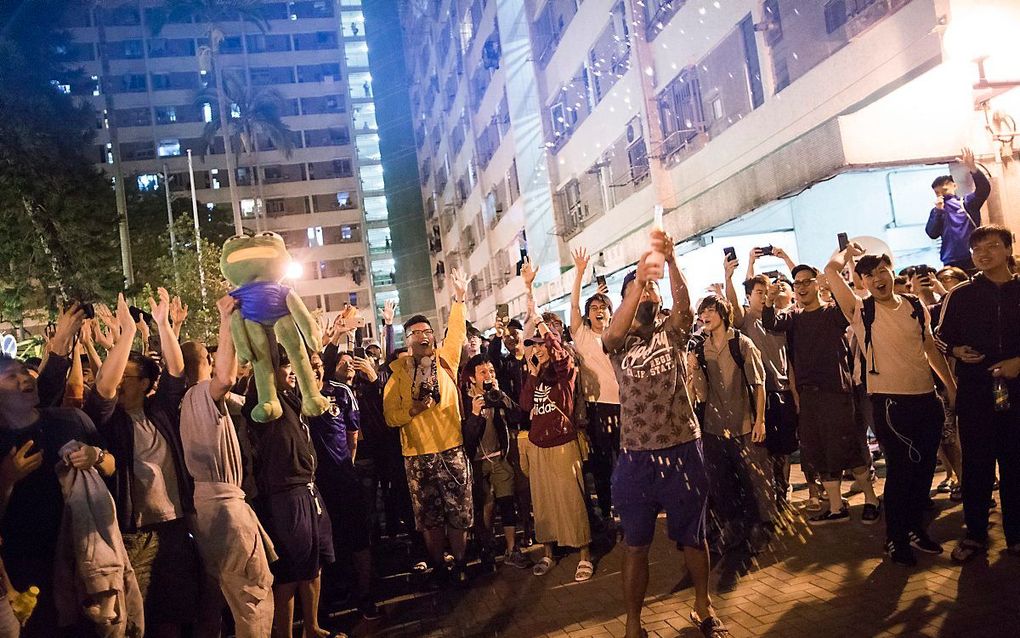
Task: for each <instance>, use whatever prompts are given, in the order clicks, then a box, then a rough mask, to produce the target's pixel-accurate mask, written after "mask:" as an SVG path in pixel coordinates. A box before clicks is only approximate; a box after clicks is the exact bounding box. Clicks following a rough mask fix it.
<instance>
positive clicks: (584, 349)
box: [570, 323, 620, 405]
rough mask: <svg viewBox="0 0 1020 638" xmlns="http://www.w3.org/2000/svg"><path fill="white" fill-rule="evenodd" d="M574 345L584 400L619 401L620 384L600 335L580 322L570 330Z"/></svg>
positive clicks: (614, 402) (596, 401) (617, 402)
mask: <svg viewBox="0 0 1020 638" xmlns="http://www.w3.org/2000/svg"><path fill="white" fill-rule="evenodd" d="M570 334H571V336H572V337H573V338H574V347H575V348H577V353H578V354H579V355H580V356H581V372H582V375H581V376H582V382H583V386H584V387H583V390H584V394H585V397H584V398H585V400H586V401H590V402H595V403H612V404H616V405H619V403H620V385H619V384H618V383H617V381H616V372H615V371H614V370H613V363H612V362H611V361H610V360H609V355H608V354H606V351H605V350H603V349H602V335H598V334H595V331H594V330H592V329H591V328H590V327H588V325H587V324H585V323H582V324H581V327H580V328H578V330H577V332H571V333H570Z"/></svg>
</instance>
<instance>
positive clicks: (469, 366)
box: [464, 353, 492, 377]
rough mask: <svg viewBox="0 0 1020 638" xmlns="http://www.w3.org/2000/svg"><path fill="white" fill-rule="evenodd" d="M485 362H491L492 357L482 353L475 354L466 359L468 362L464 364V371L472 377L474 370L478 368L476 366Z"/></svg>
mask: <svg viewBox="0 0 1020 638" xmlns="http://www.w3.org/2000/svg"><path fill="white" fill-rule="evenodd" d="M486 363H492V359H490V358H489V357H488V355H486V354H484V353H483V354H476V355H475V356H473V357H471V358H470V359H468V362H467V363H465V364H464V372H466V373H467V375H468V376H471V377H473V376H475V370H477V369H478V366H483V365H485V364H486Z"/></svg>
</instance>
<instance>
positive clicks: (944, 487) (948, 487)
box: [935, 479, 953, 494]
mask: <svg viewBox="0 0 1020 638" xmlns="http://www.w3.org/2000/svg"><path fill="white" fill-rule="evenodd" d="M952 491H953V486H952V482H951V481H950V480H949V479H946V480H944V481H942V482H941V483H939V484H938V487H936V488H935V493H936V494H949V493H950V492H952Z"/></svg>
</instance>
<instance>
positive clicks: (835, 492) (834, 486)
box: [822, 480, 875, 512]
mask: <svg viewBox="0 0 1020 638" xmlns="http://www.w3.org/2000/svg"><path fill="white" fill-rule="evenodd" d="M839 483H840V482H839V481H838V480H836V481H822V486H823V487H824V488H825V491H826V492H828V494H829V511H830V512H838V511H839V510H841V509H842V508H843V493H842V492H840V491H839ZM869 485H870V483H869ZM874 493H875V492H874V490H872V494H874Z"/></svg>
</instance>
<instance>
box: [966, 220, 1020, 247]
mask: <svg viewBox="0 0 1020 638" xmlns="http://www.w3.org/2000/svg"><path fill="white" fill-rule="evenodd" d="M992 237H998V238H999V239H1001V240H1002V245H1003V246H1005V247H1006V248H1009V249H1010V250H1012V249H1013V233H1012V232H1010V230H1009V229H1008V228H1006V227H1005V226H1002V225H1000V224H985V225H983V226H978V227H977V228H975V229H974V232H972V233H971V234H970V240H969V241H968V242H967V244H968V245H969V246H970V247H971V248H973V247H974V244H976V243H978V242H979V241H984V240H986V239H990V238H992Z"/></svg>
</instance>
